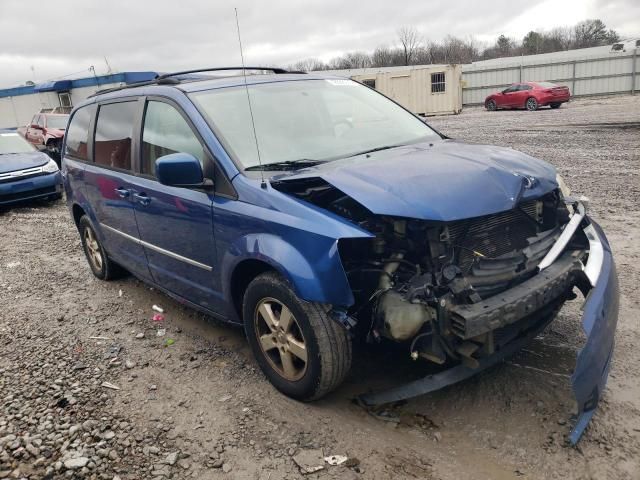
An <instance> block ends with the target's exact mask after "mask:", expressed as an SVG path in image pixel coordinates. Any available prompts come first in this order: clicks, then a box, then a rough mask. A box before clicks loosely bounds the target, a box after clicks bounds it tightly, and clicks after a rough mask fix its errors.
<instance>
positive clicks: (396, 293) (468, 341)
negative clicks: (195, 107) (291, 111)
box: [274, 178, 588, 368]
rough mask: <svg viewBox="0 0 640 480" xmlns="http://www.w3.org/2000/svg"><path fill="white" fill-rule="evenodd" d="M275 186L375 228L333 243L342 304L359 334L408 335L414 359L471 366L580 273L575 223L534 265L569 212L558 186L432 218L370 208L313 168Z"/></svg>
mask: <svg viewBox="0 0 640 480" xmlns="http://www.w3.org/2000/svg"><path fill="white" fill-rule="evenodd" d="M274 187H275V188H277V189H279V190H281V191H283V192H285V193H288V194H291V195H295V196H297V197H299V198H301V199H303V200H305V201H307V202H310V203H313V204H315V205H317V206H320V207H322V208H324V209H326V210H328V211H330V212H333V213H334V214H336V215H339V216H341V217H343V218H346V219H347V220H349V221H351V222H353V223H355V224H357V225H359V226H360V227H361V228H363V229H365V230H367V231H369V232H371V233H372V234H374V235H375V237H374V238H368V239H344V240H340V241H339V243H338V248H339V252H340V257H341V259H342V262H343V265H344V268H345V271H346V274H347V277H348V280H349V284H350V286H351V289H352V291H353V294H354V297H355V304H354V305H353V306H352V307H351V308H350V310H349V311H348V312H347V313H348V315H349V316H350V317H351V318H353V319H355V320H356V326H355V328H354V332H355V334H356V335H357V336H359V337H361V338H365V339H366V340H367V341H370V342H379V341H385V340H390V341H393V342H398V343H400V344H402V345H406V346H407V348H408V351H409V354H410V355H411V357H412V358H413V359H418V358H422V359H425V360H428V361H431V362H434V363H436V364H444V363H445V362H448V361H454V362H459V363H462V364H464V365H466V366H469V367H472V368H474V367H475V366H477V365H478V361H479V360H481V359H482V358H483V357H486V356H489V355H492V354H494V353H495V352H496V351H497V350H500V348H501V347H502V346H504V345H506V344H507V343H509V342H511V341H512V340H513V339H515V338H518V337H519V336H521V335H523V334H525V333H526V332H527V331H529V330H531V329H532V328H534V327H536V326H538V325H539V324H540V323H541V322H544V321H547V322H548V321H549V319H550V318H553V316H554V315H555V313H557V311H558V310H559V308H560V307H561V306H562V304H563V303H564V301H565V300H567V299H570V298H574V294H573V293H572V290H573V287H574V286H575V285H577V284H579V282H580V281H581V280H580V278H579V276H578V275H576V272H578V271H581V269H582V263H583V261H584V260H585V258H586V256H587V251H588V241H587V239H586V237H585V235H584V234H583V233H582V232H580V234H577V235H574V236H573V238H572V239H571V241H570V243H569V244H568V245H567V247H566V248H565V250H564V253H563V254H562V255H561V256H560V257H559V258H558V259H557V260H556V261H555V262H554V263H553V265H552V266H551V267H550V268H548V269H547V270H545V271H544V274H543V273H540V272H539V268H538V265H539V263H540V261H541V260H542V259H543V258H544V257H545V256H546V255H547V253H548V252H549V250H550V249H551V247H552V246H553V245H554V243H556V241H557V240H558V238H559V237H560V235H561V232H562V227H563V226H564V225H565V224H567V222H568V221H569V219H570V213H571V212H570V209H571V206H570V205H569V206H568V205H567V204H566V203H565V200H564V199H563V198H562V194H561V193H560V191H559V190H554V191H552V192H550V193H547V194H546V195H544V196H542V197H540V198H538V199H535V200H527V201H523V202H521V203H519V204H518V205H517V207H516V208H514V209H512V210H509V211H506V212H500V213H496V214H492V215H487V216H483V217H476V218H471V219H466V220H458V221H452V222H433V221H426V220H417V219H410V218H402V217H389V216H382V215H375V214H373V213H371V212H370V211H369V210H367V209H366V208H365V207H364V206H362V205H361V204H359V203H358V202H356V201H355V200H354V199H352V198H351V197H350V196H348V195H346V194H344V193H343V192H341V191H340V190H338V189H336V188H335V187H333V186H331V185H330V184H328V183H327V182H325V181H324V180H322V179H320V178H308V179H305V180H304V181H298V182H295V183H287V182H281V183H277V184H274Z"/></svg>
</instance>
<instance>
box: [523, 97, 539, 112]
mask: <svg viewBox="0 0 640 480" xmlns="http://www.w3.org/2000/svg"><path fill="white" fill-rule="evenodd" d="M524 108H526V109H527V110H529V111H530V112H534V111H536V110H537V109H538V101H537V100H536V99H535V98H533V97H529V98H527V101H526V102H525V103H524Z"/></svg>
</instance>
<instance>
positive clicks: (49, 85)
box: [33, 80, 72, 92]
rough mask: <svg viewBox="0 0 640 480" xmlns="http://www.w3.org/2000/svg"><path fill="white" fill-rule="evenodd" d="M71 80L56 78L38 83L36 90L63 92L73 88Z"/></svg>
mask: <svg viewBox="0 0 640 480" xmlns="http://www.w3.org/2000/svg"><path fill="white" fill-rule="evenodd" d="M71 83H72V82H71V80H54V81H52V82H45V83H41V84H39V85H36V86H35V87H34V89H33V91H34V92H63V91H65V90H71Z"/></svg>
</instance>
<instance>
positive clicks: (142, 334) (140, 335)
mask: <svg viewBox="0 0 640 480" xmlns="http://www.w3.org/2000/svg"><path fill="white" fill-rule="evenodd" d="M136 338H144V332H140V333H137V334H136Z"/></svg>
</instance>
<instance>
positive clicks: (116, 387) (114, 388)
mask: <svg viewBox="0 0 640 480" xmlns="http://www.w3.org/2000/svg"><path fill="white" fill-rule="evenodd" d="M100 386H101V387H104V388H110V389H111V390H120V387H119V386H117V385H114V384H113V383H110V382H102V384H101V385H100Z"/></svg>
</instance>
